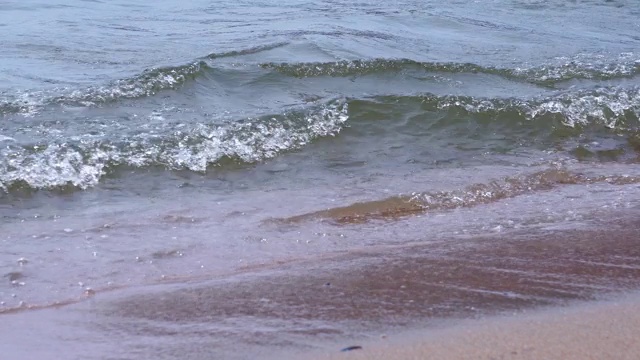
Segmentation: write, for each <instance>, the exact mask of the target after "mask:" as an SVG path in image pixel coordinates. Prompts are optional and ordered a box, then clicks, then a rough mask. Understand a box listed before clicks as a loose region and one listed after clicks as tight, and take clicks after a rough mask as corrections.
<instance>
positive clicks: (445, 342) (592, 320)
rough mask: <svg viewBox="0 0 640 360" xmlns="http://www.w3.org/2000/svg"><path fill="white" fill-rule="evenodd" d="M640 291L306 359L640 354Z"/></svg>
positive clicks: (563, 359) (572, 358) (578, 358)
mask: <svg viewBox="0 0 640 360" xmlns="http://www.w3.org/2000/svg"><path fill="white" fill-rule="evenodd" d="M639 331H640V295H638V294H634V295H633V296H632V297H629V298H624V299H623V300H620V301H608V302H602V303H595V304H593V303H590V304H579V305H573V306H570V307H566V308H561V309H557V308H554V309H547V310H540V311H532V312H530V313H525V314H517V315H513V316H501V317H493V318H488V319H483V320H474V321H466V322H463V323H461V324H456V325H453V326H451V327H447V328H444V329H437V330H424V331H419V332H418V331H414V332H408V333H404V334H402V335H392V336H390V337H389V338H385V339H379V340H376V341H368V342H365V343H361V344H360V345H361V346H362V349H360V350H354V351H350V352H348V353H346V352H336V351H325V352H319V353H318V354H314V355H313V356H301V358H306V359H315V360H333V359H349V360H357V359H368V360H377V359H385V360H386V359H397V360H410V359H450V360H463V359H465V360H466V359H477V360H498V359H504V360H538V359H546V360H552V359H557V360H595V359H603V360H605V359H611V360H613V359H619V360H622V359H628V360H635V359H638V358H640V341H638V334H639Z"/></svg>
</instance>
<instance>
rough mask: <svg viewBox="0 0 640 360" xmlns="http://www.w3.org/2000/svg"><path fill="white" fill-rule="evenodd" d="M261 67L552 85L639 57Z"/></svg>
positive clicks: (638, 67)
mask: <svg viewBox="0 0 640 360" xmlns="http://www.w3.org/2000/svg"><path fill="white" fill-rule="evenodd" d="M261 66H262V67H263V68H265V69H271V70H275V71H278V72H280V73H282V74H285V75H287V76H293V77H298V78H306V77H319V76H332V77H349V76H363V75H370V74H378V73H387V72H402V71H409V70H420V71H426V72H438V73H482V74H491V75H498V76H502V77H505V78H508V79H511V80H520V81H526V82H530V83H533V84H537V85H544V86H552V85H554V84H556V83H558V82H563V81H567V80H572V79H591V80H611V79H617V78H628V77H632V76H635V75H638V74H640V57H635V56H634V55H633V54H623V55H621V56H620V57H619V58H618V59H615V60H609V61H608V60H605V59H603V58H598V57H596V58H593V59H589V58H586V57H584V56H583V57H580V56H577V57H574V58H561V59H554V60H553V61H552V62H551V63H550V64H548V65H543V66H531V67H526V66H519V67H514V68H500V67H493V66H482V65H477V64H473V63H456V62H419V61H414V60H409V59H372V60H343V61H336V62H319V63H293V64H291V63H264V64H261Z"/></svg>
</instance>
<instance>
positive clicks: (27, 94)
mask: <svg viewBox="0 0 640 360" xmlns="http://www.w3.org/2000/svg"><path fill="white" fill-rule="evenodd" d="M286 44H287V43H283V42H279V43H275V44H267V45H261V46H255V47H251V48H247V49H241V50H234V51H228V52H221V53H211V54H208V55H206V56H204V57H202V58H199V59H196V60H194V61H193V62H191V63H187V64H184V65H179V66H165V67H156V68H151V69H147V70H145V71H143V72H142V73H140V74H138V75H135V76H132V77H129V78H124V79H119V80H115V81H113V82H111V83H109V84H106V85H102V86H90V87H87V88H82V89H67V88H56V89H53V90H49V91H24V92H21V93H19V94H15V95H8V94H2V95H0V115H2V114H15V113H19V114H24V115H34V114H36V113H37V112H38V111H39V110H40V109H41V108H42V107H44V106H47V105H69V106H95V105H98V104H105V103H109V102H115V101H119V100H123V99H136V98H142V97H148V96H153V95H156V94H157V93H159V92H161V91H164V90H173V89H177V88H179V87H180V86H182V85H184V84H185V83H186V82H188V81H190V80H195V79H196V78H198V77H199V76H202V75H203V74H204V73H205V72H206V71H208V70H212V67H211V66H210V64H209V63H208V61H211V60H215V59H221V58H228V57H235V56H243V55H249V54H257V53H260V52H262V51H268V50H272V49H276V48H278V47H282V46H285V45H286Z"/></svg>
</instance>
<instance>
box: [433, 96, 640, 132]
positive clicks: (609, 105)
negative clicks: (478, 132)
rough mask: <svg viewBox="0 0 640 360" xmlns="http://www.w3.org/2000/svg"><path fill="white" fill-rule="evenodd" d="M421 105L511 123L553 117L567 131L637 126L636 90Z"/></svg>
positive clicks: (444, 99) (444, 100)
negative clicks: (594, 126) (598, 126)
mask: <svg viewBox="0 0 640 360" xmlns="http://www.w3.org/2000/svg"><path fill="white" fill-rule="evenodd" d="M422 101H423V103H424V104H425V106H426V107H427V108H432V109H439V110H449V109H455V110H462V111H464V112H467V113H471V114H480V115H490V116H494V117H498V116H501V115H505V116H509V119H510V121H517V120H527V121H535V120H539V119H541V118H548V117H555V118H556V119H557V120H559V122H560V123H561V124H563V125H565V126H568V127H576V126H584V125H589V124H594V123H597V124H601V125H604V126H606V127H608V128H611V129H614V128H619V129H624V128H625V127H628V126H631V124H633V125H635V126H637V122H638V118H639V117H640V89H639V88H633V89H623V88H618V87H604V88H598V89H595V90H582V91H577V92H562V93H559V94H556V95H554V96H549V97H539V98H534V99H518V98H510V99H482V98H473V97H465V96H445V97H437V96H426V97H424V98H423V99H422Z"/></svg>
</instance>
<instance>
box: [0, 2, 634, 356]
mask: <svg viewBox="0 0 640 360" xmlns="http://www.w3.org/2000/svg"><path fill="white" fill-rule="evenodd" d="M639 15H640V6H639V5H638V4H636V3H635V2H633V1H569V2H567V1H510V0H495V1H483V2H472V1H455V2H449V3H446V4H442V3H439V2H431V1H396V2H385V1H370V2H366V3H353V2H345V1H321V2H298V1H285V2H279V3H277V4H276V3H272V2H259V1H243V2H217V3H212V2H209V1H191V2H188V3H185V2H176V1H169V0H164V1H157V2H154V3H153V4H150V3H148V2H142V1H128V2H126V3H125V2H120V1H110V2H101V1H54V2H50V1H49V2H40V3H38V2H35V1H31V2H28V3H24V2H17V1H5V2H3V3H2V4H0V31H1V32H2V34H3V35H2V39H1V43H2V49H3V51H2V52H1V53H0V77H1V79H2V80H3V81H1V82H0V275H1V276H2V278H1V279H4V280H3V281H0V312H8V313H11V312H13V311H15V310H16V309H24V308H29V307H39V306H48V305H51V304H55V303H58V302H63V303H64V302H73V301H76V300H77V299H82V298H83V297H84V296H85V295H86V294H93V292H94V291H96V292H97V294H98V296H100V294H101V293H103V292H106V291H107V290H110V289H118V288H122V287H125V288H129V287H136V288H137V287H138V286H142V288H143V289H144V288H145V286H152V285H154V284H158V283H160V284H162V283H166V282H171V283H175V282H177V283H180V282H184V281H196V280H203V279H208V278H211V277H222V278H224V277H225V276H230V274H236V273H237V272H238V271H243V269H253V268H255V267H258V268H260V266H269V267H276V268H277V266H278V264H280V263H282V262H289V261H295V260H297V259H308V258H322V257H323V256H329V255H330V254H335V253H341V252H349V251H352V250H353V249H361V248H363V247H365V248H366V247H369V246H384V245H399V244H407V243H413V242H416V241H425V240H429V241H430V240H434V241H435V240H437V239H448V240H447V241H452V242H454V243H458V242H464V241H465V239H467V238H468V237H473V236H479V235H486V234H502V233H509V232H510V231H528V230H530V231H532V232H534V231H543V230H544V231H546V230H549V231H551V230H554V231H556V230H558V229H575V228H578V229H582V228H590V227H593V224H594V222H596V223H598V224H600V225H601V224H603V223H606V221H608V220H607V219H614V218H619V217H625V216H627V217H628V216H630V215H629V214H634V213H635V211H637V209H638V208H639V207H640V187H639V186H638V182H639V180H640V168H639V167H638V162H639V160H640V122H639V117H640V54H639V53H638V50H637V49H639V48H640V23H639V22H638V20H637V19H638V18H640V16H639ZM625 214H626V215H625ZM605 240H606V239H604V238H603V239H602V241H605ZM143 291H144V290H143ZM292 326H293V325H292ZM98 357H100V356H98Z"/></svg>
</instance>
